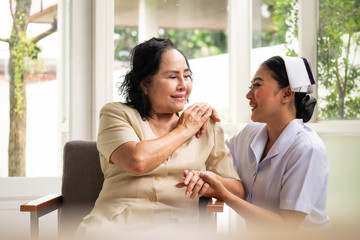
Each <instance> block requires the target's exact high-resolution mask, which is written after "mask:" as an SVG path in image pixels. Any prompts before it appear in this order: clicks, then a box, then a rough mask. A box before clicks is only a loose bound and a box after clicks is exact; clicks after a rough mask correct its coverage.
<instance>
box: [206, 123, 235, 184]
mask: <svg viewBox="0 0 360 240" xmlns="http://www.w3.org/2000/svg"><path fill="white" fill-rule="evenodd" d="M214 140H215V144H214V147H213V149H212V151H211V154H210V156H209V158H208V159H207V161H206V170H208V171H211V172H214V173H216V174H218V175H220V176H222V177H224V178H233V179H238V180H239V179H240V178H239V175H238V174H237V172H236V170H235V168H234V166H233V159H232V155H231V152H230V150H229V149H228V147H227V146H226V145H225V139H224V131H223V129H222V127H221V126H220V124H219V123H216V124H215V127H214Z"/></svg>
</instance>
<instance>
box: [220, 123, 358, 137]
mask: <svg viewBox="0 0 360 240" xmlns="http://www.w3.org/2000/svg"><path fill="white" fill-rule="evenodd" d="M246 124H247V123H238V124H235V123H228V122H222V123H221V125H222V127H223V129H224V132H225V135H227V136H229V137H231V136H233V135H234V134H236V133H237V132H238V131H240V130H241V129H242V128H243V127H244V126H245V125H246ZM305 125H307V126H309V127H310V128H312V129H313V130H314V131H316V132H317V133H318V134H319V135H322V136H360V121H359V120H331V121H330V120H328V121H318V122H316V123H306V124H305Z"/></svg>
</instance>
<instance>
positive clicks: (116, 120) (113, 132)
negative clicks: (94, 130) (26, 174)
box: [97, 103, 139, 161]
mask: <svg viewBox="0 0 360 240" xmlns="http://www.w3.org/2000/svg"><path fill="white" fill-rule="evenodd" d="M126 110H127V109H126V108H124V106H123V105H122V104H120V103H109V104H106V105H105V106H104V107H103V108H102V109H101V111H100V121H99V132H98V137H97V148H98V150H99V152H100V154H102V155H103V156H104V157H105V158H106V160H107V161H109V159H110V155H111V154H112V153H113V151H114V150H115V149H116V148H118V147H119V146H120V145H121V144H123V143H126V142H129V141H136V142H138V141H139V137H138V136H137V134H136V132H135V130H134V129H133V127H132V126H131V124H130V121H129V115H128V114H127V113H126Z"/></svg>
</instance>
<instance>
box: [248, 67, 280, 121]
mask: <svg viewBox="0 0 360 240" xmlns="http://www.w3.org/2000/svg"><path fill="white" fill-rule="evenodd" d="M284 91H285V89H280V88H279V86H278V83H277V81H276V80H275V79H274V78H273V77H272V72H271V70H269V69H268V68H267V67H265V66H263V65H261V66H260V67H259V69H258V70H257V72H256V73H255V75H254V78H253V79H252V81H251V89H250V91H249V92H248V93H247V94H246V98H247V99H249V100H250V102H249V104H250V107H251V108H252V109H251V111H252V113H251V120H252V121H254V122H265V123H269V122H271V121H275V122H276V120H277V119H278V118H279V117H280V116H282V114H281V111H282V110H283V99H284V98H283V96H284V95H283V93H284Z"/></svg>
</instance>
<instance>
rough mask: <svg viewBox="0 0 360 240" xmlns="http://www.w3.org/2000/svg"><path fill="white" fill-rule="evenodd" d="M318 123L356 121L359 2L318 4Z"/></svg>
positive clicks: (359, 73) (359, 80)
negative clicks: (342, 120) (324, 121)
mask: <svg viewBox="0 0 360 240" xmlns="http://www.w3.org/2000/svg"><path fill="white" fill-rule="evenodd" d="M317 48H318V97H319V103H320V108H319V112H318V117H319V119H348V120H351V119H358V120H359V119H360V97H359V96H360V2H359V1H356V0H346V1H343V0H334V1H325V0H319V31H318V45H317Z"/></svg>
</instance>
